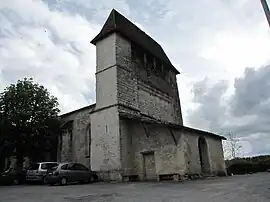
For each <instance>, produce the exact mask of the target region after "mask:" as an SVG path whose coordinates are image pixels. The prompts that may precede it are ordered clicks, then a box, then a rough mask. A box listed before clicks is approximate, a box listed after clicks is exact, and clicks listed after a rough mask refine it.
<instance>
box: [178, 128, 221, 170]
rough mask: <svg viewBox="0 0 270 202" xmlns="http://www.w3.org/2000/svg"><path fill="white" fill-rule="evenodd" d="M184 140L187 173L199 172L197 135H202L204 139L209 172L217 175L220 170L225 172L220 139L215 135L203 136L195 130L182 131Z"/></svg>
mask: <svg viewBox="0 0 270 202" xmlns="http://www.w3.org/2000/svg"><path fill="white" fill-rule="evenodd" d="M183 135H184V139H185V140H184V141H185V144H186V153H185V158H186V163H187V169H186V173H187V174H197V173H201V164H200V156H199V145H198V140H199V137H203V138H205V140H206V143H207V147H208V154H207V155H208V157H209V163H210V173H209V174H213V175H217V174H219V173H221V172H226V169H225V161H224V156H223V149H222V141H221V140H220V139H218V138H216V137H211V136H205V135H203V134H199V133H196V132H187V131H185V132H183Z"/></svg>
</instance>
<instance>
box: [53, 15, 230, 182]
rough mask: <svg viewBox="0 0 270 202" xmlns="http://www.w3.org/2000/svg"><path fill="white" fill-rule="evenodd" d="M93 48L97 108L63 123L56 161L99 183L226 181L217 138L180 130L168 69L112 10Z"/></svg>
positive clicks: (156, 49)
mask: <svg viewBox="0 0 270 202" xmlns="http://www.w3.org/2000/svg"><path fill="white" fill-rule="evenodd" d="M92 43H93V44H94V45H96V52H97V66H96V104H95V105H91V106H89V107H85V108H83V109H80V110H77V111H74V112H70V113H68V114H65V115H62V118H63V123H64V125H63V133H62V136H61V138H60V141H59V156H58V158H59V160H60V161H76V162H80V163H83V164H85V165H86V166H89V167H91V169H92V170H94V171H98V172H99V173H100V175H101V177H102V178H103V179H109V180H126V179H127V180H130V179H131V178H136V179H140V180H152V179H158V180H160V179H162V178H163V177H168V176H172V177H173V178H174V179H175V180H177V179H179V177H182V176H192V175H196V174H197V175H201V174H206V175H212V174H213V175H217V174H221V173H223V174H225V173H226V170H225V163H224V158H223V150H222V139H224V138H223V137H221V136H218V135H215V134H213V133H209V132H205V131H201V130H197V129H192V128H188V127H185V126H183V120H182V113H181V106H180V98H179V92H178V86H177V81H176V76H177V74H179V72H178V71H177V70H176V69H175V68H174V67H173V65H172V64H171V63H170V61H169V59H168V58H167V56H166V54H165V53H164V51H163V50H162V48H161V46H160V45H159V44H157V43H156V42H155V41H154V40H153V39H152V38H150V37H149V36H147V35H146V34H145V33H144V32H142V31H141V30H139V28H137V27H136V26H135V25H133V24H132V23H131V22H130V21H128V20H127V19H126V18H125V17H123V16H122V15H121V14H119V13H118V12H117V11H115V10H113V11H112V12H111V14H110V16H109V18H108V20H107V21H106V23H105V25H104V26H103V28H102V30H101V32H100V33H99V34H98V35H97V37H95V39H93V41H92Z"/></svg>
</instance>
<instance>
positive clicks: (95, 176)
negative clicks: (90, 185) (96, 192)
mask: <svg viewBox="0 0 270 202" xmlns="http://www.w3.org/2000/svg"><path fill="white" fill-rule="evenodd" d="M93 177H94V182H97V181H98V176H97V175H96V174H94V176H93Z"/></svg>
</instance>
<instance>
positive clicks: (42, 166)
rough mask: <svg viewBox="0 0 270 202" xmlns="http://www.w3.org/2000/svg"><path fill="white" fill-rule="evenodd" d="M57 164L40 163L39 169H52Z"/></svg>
mask: <svg viewBox="0 0 270 202" xmlns="http://www.w3.org/2000/svg"><path fill="white" fill-rule="evenodd" d="M57 165H58V163H42V164H41V169H45V170H47V169H52V168H53V167H55V166H57Z"/></svg>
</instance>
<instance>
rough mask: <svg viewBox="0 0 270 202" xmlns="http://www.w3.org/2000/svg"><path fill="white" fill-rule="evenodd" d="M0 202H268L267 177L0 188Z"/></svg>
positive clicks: (268, 178) (269, 185)
mask: <svg viewBox="0 0 270 202" xmlns="http://www.w3.org/2000/svg"><path fill="white" fill-rule="evenodd" d="M0 201H1V202H14V201H18V202H36V201H37V202H44V201H48V202H54V201H57V202H62V201H67V202H86V201H95V202H101V201H121V202H122V201H123V202H129V201H138V202H144V201H154V202H165V201H177V202H179V201H180V202H193V201H194V202H198V201H201V202H214V201H215V202H225V201H228V202H229V201H230V202H231V201H237V202H266V201H267V202H269V201H270V173H259V174H253V175H245V176H232V177H227V178H221V179H208V180H198V181H186V182H181V183H175V182H160V183H157V182H155V183H151V182H143V183H142V182H138V183H117V184H108V183H97V184H90V185H69V186H64V187H62V186H52V187H51V186H41V185H35V186H34V185H31V186H30V185H27V186H9V187H8V186H6V187H0Z"/></svg>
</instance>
